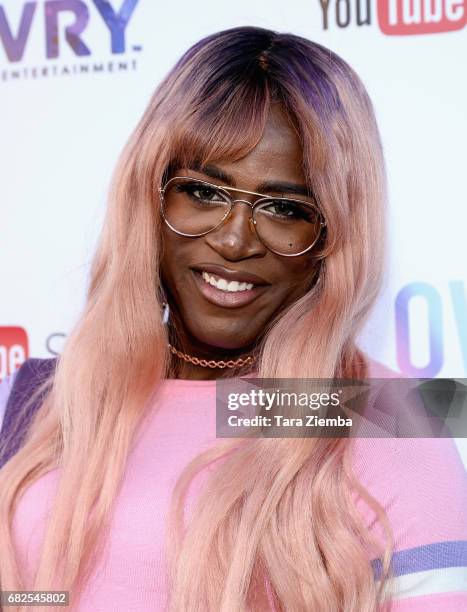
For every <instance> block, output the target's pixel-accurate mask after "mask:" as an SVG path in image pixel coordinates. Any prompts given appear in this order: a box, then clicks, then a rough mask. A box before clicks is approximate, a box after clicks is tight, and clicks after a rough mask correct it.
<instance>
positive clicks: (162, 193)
mask: <svg viewBox="0 0 467 612" xmlns="http://www.w3.org/2000/svg"><path fill="white" fill-rule="evenodd" d="M180 179H181V180H184V181H194V182H196V183H199V184H201V185H206V186H208V187H213V188H214V189H218V190H219V191H221V192H223V193H224V194H225V196H226V198H227V200H228V201H230V203H231V204H230V208H229V210H228V211H227V212H226V213H225V215H224V216H223V217H222V219H221V220H220V221H219V223H218V224H217V225H215V226H214V227H212V228H211V229H209V230H207V231H205V232H201V233H199V234H187V233H184V232H181V231H180V230H177V229H176V228H175V227H173V225H172V224H171V223H170V221H169V220H168V219H167V216H166V214H165V211H164V205H165V192H166V191H167V189H168V188H169V186H170V185H171V184H172V183H173V182H174V181H176V180H180ZM157 191H158V193H159V196H160V200H161V208H160V210H161V214H162V217H163V219H164V222H165V223H166V225H167V226H168V227H169V228H170V229H171V230H172V231H173V232H175V233H176V234H178V235H179V236H186V237H187V238H197V237H199V236H205V235H206V234H209V233H210V232H213V231H214V230H216V229H217V228H218V227H220V226H221V225H222V224H223V223H224V222H225V221H226V220H227V218H228V217H229V216H230V215H231V213H232V210H233V208H234V206H235V204H237V202H243V203H244V204H247V205H248V206H249V207H250V208H251V215H250V219H249V223H250V227H251V228H252V230H253V231H254V232H255V234H256V236H257V237H258V240H259V241H260V242H261V244H263V245H264V246H265V247H266V248H267V249H268V250H269V251H271V252H272V253H275V254H276V255H280V256H282V257H298V256H300V255H305V254H306V253H308V252H309V251H310V250H311V249H312V248H313V247H314V246H315V244H316V243H317V242H318V240H319V239H320V237H321V235H322V232H323V228H324V227H326V221H325V219H324V216H323V213H322V212H321V210H320V209H319V207H318V206H317V205H316V204H314V203H313V202H307V201H306V200H300V199H297V198H284V197H282V196H278V197H274V196H267V195H265V194H263V193H257V192H256V191H248V190H246V189H239V188H237V187H225V186H223V185H216V184H214V183H210V182H209V181H205V180H202V179H197V178H194V177H192V176H173V177H172V178H171V179H169V180H168V181H167V182H166V183H165V185H164V186H163V187H158V189H157ZM230 191H234V192H236V193H244V194H247V195H253V196H258V199H256V200H255V201H254V202H249V201H248V200H242V199H235V200H234V199H233V197H232V195H231V194H230V193H229V192H230ZM264 200H285V201H287V202H298V203H299V204H302V205H305V206H307V207H310V208H312V209H313V210H314V211H315V212H316V213H317V215H318V218H319V219H320V222H319V225H320V229H319V232H318V235H317V237H316V238H315V240H314V241H313V243H312V244H311V245H310V246H308V247H307V248H306V249H304V250H303V251H300V253H292V254H290V253H280V252H279V251H276V250H274V249H272V248H271V247H270V246H268V245H267V244H266V243H265V242H264V240H263V239H262V238H261V236H260V234H259V232H258V231H257V229H256V219H255V218H254V217H253V214H254V211H255V208H257V207H258V205H259V204H260V203H261V202H263V201H264Z"/></svg>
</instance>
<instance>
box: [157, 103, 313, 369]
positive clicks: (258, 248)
mask: <svg viewBox="0 0 467 612" xmlns="http://www.w3.org/2000/svg"><path fill="white" fill-rule="evenodd" d="M175 174H176V176H189V177H193V178H197V179H201V180H205V181H208V182H211V183H213V184H215V185H221V186H224V187H236V188H238V189H245V190H247V191H254V192H257V193H264V194H265V195H277V196H280V195H282V196H284V197H289V198H297V199H302V200H303V199H305V197H304V196H303V191H304V190H305V189H306V187H305V177H304V174H303V170H302V152H301V147H300V143H299V140H298V137H297V135H296V133H295V131H294V130H293V128H292V127H291V126H290V124H289V122H288V120H287V118H286V115H285V114H284V112H283V111H282V110H281V108H280V107H277V108H275V109H273V110H272V111H271V113H270V117H269V120H268V122H267V125H266V128H265V130H264V133H263V136H262V138H261V140H260V142H259V143H258V145H257V146H256V147H255V148H254V149H253V150H252V151H251V152H250V153H249V154H248V155H247V156H245V157H243V158H242V159H240V160H237V161H236V162H229V163H216V164H215V165H210V166H208V167H205V168H198V169H193V168H179V169H177V171H176V173H175ZM272 183H287V185H288V186H287V192H286V193H285V192H284V189H285V188H284V187H283V188H282V190H281V186H280V185H276V187H275V188H274V189H271V186H272ZM267 184H270V186H269V188H268V190H267V191H265V190H264V189H265V187H268V185H267ZM231 193H233V196H234V198H235V199H242V200H247V201H249V202H252V201H254V200H255V199H257V196H256V197H255V196H253V195H248V194H245V193H239V192H231ZM250 217H251V208H250V207H249V206H248V205H247V204H245V203H242V202H238V203H237V204H235V206H234V208H233V211H232V213H231V215H230V216H229V217H228V218H227V219H226V220H225V221H224V223H223V224H221V225H220V226H219V227H217V228H216V229H215V230H213V231H211V232H210V233H208V234H206V235H204V236H198V237H195V238H190V237H185V236H180V235H178V234H176V233H175V232H173V231H172V230H171V229H170V228H169V227H168V226H167V225H166V224H165V223H164V224H163V235H162V240H163V256H162V264H161V275H162V281H163V283H164V286H165V288H166V291H167V294H168V299H169V303H170V307H171V311H173V312H175V313H176V316H177V318H178V319H179V320H180V321H181V325H182V328H183V329H182V330H181V332H182V334H183V335H184V341H185V346H186V347H193V349H194V350H195V354H198V355H200V354H212V355H216V353H217V354H222V352H223V351H226V350H227V351H230V352H232V351H235V350H237V349H243V348H247V347H250V346H251V345H252V344H253V343H254V342H255V341H256V340H257V339H258V338H259V337H260V336H261V333H262V332H263V331H264V329H265V326H266V325H267V324H268V322H270V321H271V320H272V319H273V318H274V317H275V316H276V315H277V314H278V313H279V312H280V311H281V310H282V309H283V308H284V307H286V306H287V305H289V304H291V303H293V302H294V301H296V300H297V299H298V298H299V297H301V296H302V295H303V294H304V293H305V292H306V291H307V290H308V289H309V288H310V286H311V285H312V283H313V282H314V281H315V279H316V274H317V270H318V268H317V266H318V264H317V263H316V261H315V260H314V259H313V255H312V252H313V249H312V251H311V253H306V254H304V255H300V256H297V257H284V256H281V255H277V254H275V253H273V252H271V251H270V250H268V249H267V248H266V247H265V246H264V245H263V244H262V243H261V242H260V240H259V239H258V236H257V234H256V232H255V231H254V228H253V226H252V225H251V223H250V221H249V220H250ZM203 271H204V272H208V274H209V276H210V277H211V278H212V277H214V279H219V278H225V279H226V280H227V281H230V280H235V279H233V278H232V276H235V273H237V274H238V280H239V281H245V282H248V279H249V282H250V283H253V284H254V287H253V289H251V290H246V291H238V292H228V291H225V290H222V289H220V288H216V287H215V286H212V284H210V283H209V282H206V281H205V280H204V279H203ZM204 276H206V274H204ZM247 294H248V295H247ZM213 358H215V357H213Z"/></svg>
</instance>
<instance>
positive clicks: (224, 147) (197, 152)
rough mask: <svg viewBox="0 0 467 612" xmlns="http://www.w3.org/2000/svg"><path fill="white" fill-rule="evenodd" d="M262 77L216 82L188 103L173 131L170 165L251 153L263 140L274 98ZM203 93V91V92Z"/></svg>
mask: <svg viewBox="0 0 467 612" xmlns="http://www.w3.org/2000/svg"><path fill="white" fill-rule="evenodd" d="M261 77H262V78H258V75H257V76H256V79H254V80H253V79H251V80H248V81H246V82H238V83H237V84H236V85H235V86H233V87H232V84H231V83H230V82H224V83H217V86H216V88H214V89H213V90H212V93H210V94H209V95H207V96H204V95H200V96H199V97H198V98H197V99H194V100H191V101H190V103H189V104H188V105H187V106H188V108H189V109H190V110H189V112H188V113H186V114H183V115H182V117H180V118H178V119H177V121H176V125H175V126H174V127H173V129H171V133H170V140H171V145H170V152H171V153H170V167H171V168H174V167H179V168H182V167H190V165H192V164H193V163H197V164H199V165H201V166H204V165H206V164H209V163H215V162H224V163H225V162H234V161H237V160H238V159H241V158H242V157H244V156H246V155H248V153H250V151H252V150H253V149H254V147H255V146H256V145H257V144H258V142H259V141H260V140H261V137H262V135H263V132H264V128H265V125H266V121H267V118H268V114H269V110H270V106H271V102H272V100H273V98H274V97H275V96H274V95H271V88H270V85H269V84H268V83H267V80H266V78H265V75H264V73H263V74H262V75H261ZM202 93H203V92H202Z"/></svg>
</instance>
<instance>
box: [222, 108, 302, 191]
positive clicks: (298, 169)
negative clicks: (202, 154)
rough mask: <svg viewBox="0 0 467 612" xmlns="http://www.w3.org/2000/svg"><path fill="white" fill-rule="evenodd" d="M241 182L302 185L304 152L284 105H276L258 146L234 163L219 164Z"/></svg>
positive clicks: (272, 109)
mask: <svg viewBox="0 0 467 612" xmlns="http://www.w3.org/2000/svg"><path fill="white" fill-rule="evenodd" d="M216 165H218V166H220V167H221V168H223V169H224V170H225V171H227V172H228V173H229V174H231V175H232V176H233V177H234V178H235V179H238V180H239V181H240V182H241V183H243V184H244V183H245V181H248V182H249V183H251V184H253V183H259V182H263V181H266V180H281V179H282V180H287V181H297V182H301V183H303V181H304V174H303V169H302V149H301V145H300V140H299V137H298V134H297V132H296V130H295V128H294V127H293V125H292V123H291V121H290V119H289V118H288V117H287V114H286V112H285V111H284V110H283V108H282V107H281V106H278V105H276V106H273V107H272V108H271V111H270V113H269V117H268V119H267V121H266V124H265V128H264V131H263V133H262V136H261V139H260V140H259V142H258V144H257V145H256V146H255V147H254V148H253V149H252V150H251V151H250V152H249V153H248V154H247V155H245V156H244V157H242V158H241V159H239V160H236V161H234V162H224V163H221V162H218V163H217V164H216Z"/></svg>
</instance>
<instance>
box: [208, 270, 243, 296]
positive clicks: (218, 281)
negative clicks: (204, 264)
mask: <svg viewBox="0 0 467 612" xmlns="http://www.w3.org/2000/svg"><path fill="white" fill-rule="evenodd" d="M201 276H202V278H203V280H204V281H205V282H206V283H209V284H210V285H212V286H213V287H216V288H217V289H220V290H221V291H230V292H236V291H247V290H249V289H253V287H254V285H253V283H240V282H239V281H235V280H233V281H228V280H226V279H225V278H222V277H221V276H215V275H214V274H208V273H207V272H204V270H203V271H202V272H201Z"/></svg>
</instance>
